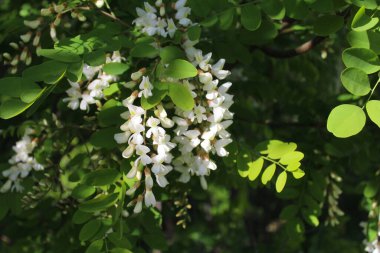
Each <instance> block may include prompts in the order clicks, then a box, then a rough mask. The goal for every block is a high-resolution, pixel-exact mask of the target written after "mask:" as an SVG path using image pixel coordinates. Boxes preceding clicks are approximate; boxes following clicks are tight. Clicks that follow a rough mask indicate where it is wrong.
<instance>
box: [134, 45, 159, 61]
mask: <svg viewBox="0 0 380 253" xmlns="http://www.w3.org/2000/svg"><path fill="white" fill-rule="evenodd" d="M157 55H158V50H157V49H156V48H154V47H153V46H151V45H149V44H145V43H141V44H137V45H136V46H135V47H134V48H132V50H131V56H132V57H136V58H154V57H156V56H157Z"/></svg>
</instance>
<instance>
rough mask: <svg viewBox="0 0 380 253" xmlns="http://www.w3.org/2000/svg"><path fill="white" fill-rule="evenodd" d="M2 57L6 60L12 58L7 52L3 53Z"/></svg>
mask: <svg viewBox="0 0 380 253" xmlns="http://www.w3.org/2000/svg"><path fill="white" fill-rule="evenodd" d="M3 57H4V58H5V59H7V60H10V59H12V57H11V55H10V54H9V53H3Z"/></svg>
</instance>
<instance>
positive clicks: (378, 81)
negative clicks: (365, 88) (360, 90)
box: [362, 77, 380, 109]
mask: <svg viewBox="0 0 380 253" xmlns="http://www.w3.org/2000/svg"><path fill="white" fill-rule="evenodd" d="M379 83H380V77H379V79H378V80H377V82H376V84H375V86H374V87H373V88H372V91H371V94H369V97H368V99H367V101H366V102H365V104H364V105H363V106H362V109H364V106H365V105H366V104H367V103H368V101H369V100H370V99H371V98H372V95H373V93H374V92H375V90H376V88H377V86H378V85H379Z"/></svg>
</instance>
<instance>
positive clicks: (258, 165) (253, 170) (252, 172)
mask: <svg viewBox="0 0 380 253" xmlns="http://www.w3.org/2000/svg"><path fill="white" fill-rule="evenodd" d="M263 165H264V159H263V158H261V157H260V158H259V159H257V160H256V161H254V162H250V163H248V167H249V173H248V179H249V180H251V181H254V180H255V179H256V178H257V177H258V176H259V175H260V172H261V169H262V168H263Z"/></svg>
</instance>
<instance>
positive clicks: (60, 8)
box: [54, 4, 66, 13]
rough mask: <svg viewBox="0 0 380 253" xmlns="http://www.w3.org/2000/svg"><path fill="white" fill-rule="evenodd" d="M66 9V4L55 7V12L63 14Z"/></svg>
mask: <svg viewBox="0 0 380 253" xmlns="http://www.w3.org/2000/svg"><path fill="white" fill-rule="evenodd" d="M65 9H66V6H65V5H64V4H59V5H54V11H55V12H56V13H61V12H62V11H64V10H65Z"/></svg>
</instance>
